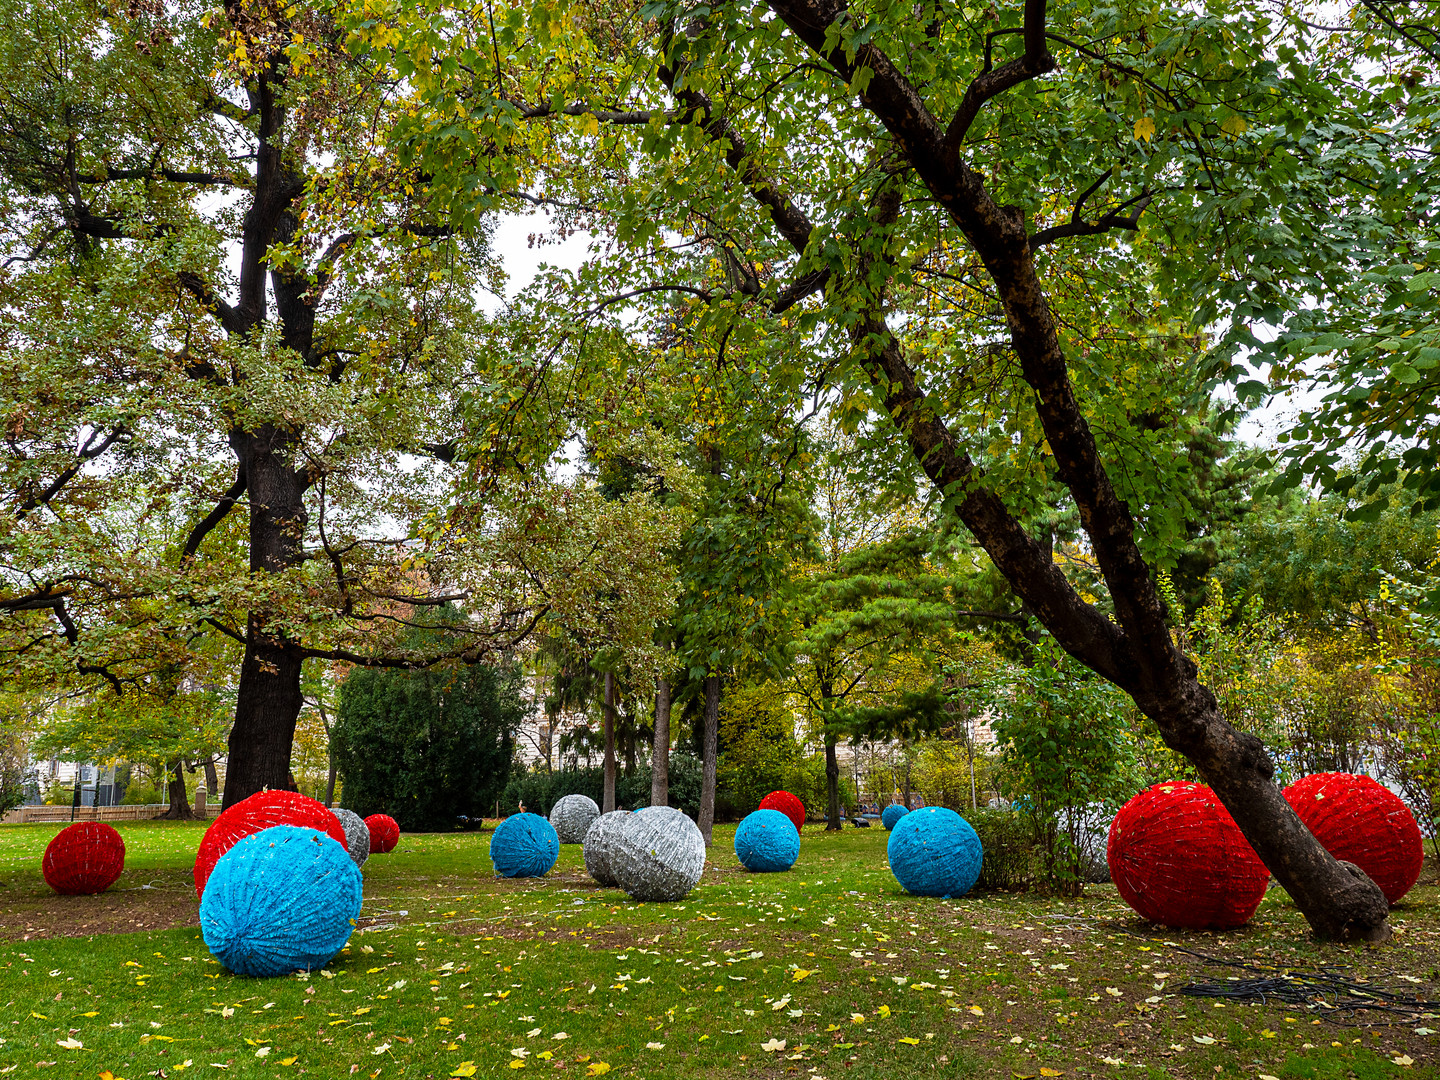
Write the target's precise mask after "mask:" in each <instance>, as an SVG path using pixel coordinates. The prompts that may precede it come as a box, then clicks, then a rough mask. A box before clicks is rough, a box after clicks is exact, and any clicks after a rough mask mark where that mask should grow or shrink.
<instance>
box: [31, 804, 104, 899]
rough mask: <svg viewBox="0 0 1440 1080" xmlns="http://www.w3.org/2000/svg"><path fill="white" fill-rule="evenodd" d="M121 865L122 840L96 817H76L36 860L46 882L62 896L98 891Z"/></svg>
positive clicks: (101, 889) (82, 894)
mask: <svg viewBox="0 0 1440 1080" xmlns="http://www.w3.org/2000/svg"><path fill="white" fill-rule="evenodd" d="M124 869H125V841H124V840H122V839H120V834H119V833H118V832H116V831H115V830H114V829H112V828H111V827H110V826H109V825H104V824H101V823H100V822H98V821H77V822H76V823H75V824H74V825H67V826H66V827H65V828H63V829H61V830H60V831H59V832H58V833H56V834H55V839H54V840H51V841H50V844H49V846H48V847H46V848H45V857H44V858H43V859H42V860H41V861H40V870H41V872H42V873H43V874H44V875H45V880H46V882H47V883H48V884H49V885H50V887H51V888H52V889H54V890H55V891H56V892H58V893H60V894H61V895H63V896H84V895H88V894H90V893H102V892H104V891H105V890H106V889H108V888H109V887H110V886H111V885H114V884H115V879H116V878H118V877H119V876H120V871H121V870H124Z"/></svg>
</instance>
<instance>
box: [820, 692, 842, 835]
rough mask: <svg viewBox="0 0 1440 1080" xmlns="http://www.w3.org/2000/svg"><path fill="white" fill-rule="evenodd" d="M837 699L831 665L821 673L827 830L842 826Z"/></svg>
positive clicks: (832, 830)
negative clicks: (833, 706) (833, 705)
mask: <svg viewBox="0 0 1440 1080" xmlns="http://www.w3.org/2000/svg"><path fill="white" fill-rule="evenodd" d="M834 699H835V687H834V684H833V683H832V682H831V681H830V670H829V666H828V665H826V669H825V670H824V671H822V672H821V673H820V715H821V717H822V721H823V723H824V725H825V831H826V832H834V831H836V830H837V829H839V828H840V760H839V758H838V757H836V754H835V744H836V742H837V741H838V737H837V736H836V734H835V732H834V731H833V730H832V727H831V721H832V717H831V715H830V703H831V702H832V701H833V700H834Z"/></svg>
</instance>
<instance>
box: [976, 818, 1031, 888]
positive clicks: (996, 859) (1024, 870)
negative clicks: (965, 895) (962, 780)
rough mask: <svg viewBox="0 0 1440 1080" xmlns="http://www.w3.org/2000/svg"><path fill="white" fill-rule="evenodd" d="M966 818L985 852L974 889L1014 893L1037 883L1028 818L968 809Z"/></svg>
mask: <svg viewBox="0 0 1440 1080" xmlns="http://www.w3.org/2000/svg"><path fill="white" fill-rule="evenodd" d="M964 817H965V820H966V821H968V822H970V825H971V826H972V827H973V828H974V830H975V832H976V834H977V835H979V837H980V846H981V848H982V849H983V850H984V852H985V860H984V862H982V863H981V864H980V878H979V880H977V881H976V882H975V888H977V889H983V890H997V889H1004V890H1008V891H1012V892H1013V891H1017V890H1020V889H1026V888H1029V887H1030V885H1031V884H1033V883H1034V880H1035V872H1034V868H1035V840H1034V833H1033V831H1032V830H1031V827H1030V822H1028V821H1027V820H1026V819H1025V816H1024V815H1023V814H1018V813H1016V812H1015V811H1014V810H967V811H965V813H964Z"/></svg>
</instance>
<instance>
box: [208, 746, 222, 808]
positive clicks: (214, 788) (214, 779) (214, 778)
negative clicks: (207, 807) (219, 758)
mask: <svg viewBox="0 0 1440 1080" xmlns="http://www.w3.org/2000/svg"><path fill="white" fill-rule="evenodd" d="M205 790H206V791H207V792H209V793H210V798H212V799H213V798H215V796H216V795H218V794H220V774H219V773H218V772H216V771H215V755H214V754H211V755H210V756H209V757H208V758H206V759H205Z"/></svg>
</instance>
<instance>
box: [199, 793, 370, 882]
mask: <svg viewBox="0 0 1440 1080" xmlns="http://www.w3.org/2000/svg"><path fill="white" fill-rule="evenodd" d="M275 825H297V826H299V827H300V828H302V829H319V830H320V831H321V832H324V833H327V834H328V835H330V836H332V837H334V838H335V839H336V840H337V841H339V843H340V846H341V847H345V846H346V843H345V826H343V825H341V824H340V819H339V818H337V817H336V816H335V815H334V814H332V813H331V812H330V811H329V810H327V809H326V808H325V804H324V803H322V802H318V801H316V800H315V799H312V798H310V797H309V796H308V795H301V794H300V793H299V792H297V791H259V792H256V793H255V794H254V795H251V796H250V797H249V798H248V799H242V800H241V801H240V802H238V803H236V804H235V805H234V806H232V807H230V809H229V810H226V811H225V812H224V813H223V814H221V815H220V816H219V817H217V818H216V819H215V820H214V822H212V823H211V825H210V828H208V829H206V830H205V836H204V837H203V838H202V839H201V840H200V850H199V851H198V852H197V853H196V855H195V895H196V896H203V895H204V894H205V882H207V881H209V880H210V871H212V870H214V869H215V864H216V863H217V862H219V861H220V856H221V855H224V854H225V852H227V851H229V850H230V849H231V848H232V847H234V846H235V845H236V844H238V843H239V842H240V841H241V840H243V839H245V837H247V836H249V835H250V834H251V833H257V832H259V831H260V830H261V829H268V828H271V827H272V826H275Z"/></svg>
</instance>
